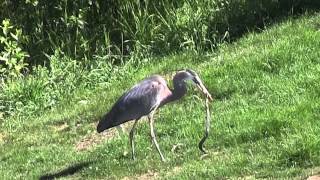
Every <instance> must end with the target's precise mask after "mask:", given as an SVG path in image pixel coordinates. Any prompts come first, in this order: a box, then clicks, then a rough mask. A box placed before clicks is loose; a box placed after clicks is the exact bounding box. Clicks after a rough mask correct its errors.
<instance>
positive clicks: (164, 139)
mask: <svg viewBox="0 0 320 180" xmlns="http://www.w3.org/2000/svg"><path fill="white" fill-rule="evenodd" d="M319 57H320V15H319V14H315V15H312V16H311V15H305V16H303V17H300V18H298V19H289V20H286V21H284V22H282V23H279V24H276V25H274V26H272V27H270V28H267V29H266V30H264V31H263V32H261V33H255V32H252V33H249V34H247V35H246V36H245V37H242V38H241V39H239V40H237V41H235V42H233V43H232V44H223V45H221V46H220V47H219V48H218V49H217V51H216V52H215V53H210V54H206V55H200V54H194V53H193V52H185V53H182V54H176V55H171V56H167V57H163V58H155V59H152V60H149V61H147V62H145V64H143V65H141V66H136V67H133V66H128V67H126V68H127V69H125V70H126V73H123V74H121V73H119V74H118V75H119V78H117V79H115V80H113V81H111V82H110V83H111V84H110V85H108V86H107V87H106V88H104V89H103V88H102V89H101V88H100V89H97V90H95V91H94V92H90V93H88V92H87V91H80V90H79V91H77V93H76V95H75V97H74V98H73V99H66V100H64V101H63V103H61V105H60V106H59V107H57V108H54V109H53V110H51V111H45V112H42V113H40V115H39V116H37V117H34V116H30V117H27V118H26V117H23V118H22V117H19V116H13V117H11V118H10V119H8V120H6V123H2V124H1V127H0V144H1V148H0V154H1V156H0V158H1V161H0V178H1V179H12V178H16V179H21V178H27V179H35V178H39V177H41V176H42V177H43V178H48V177H62V176H63V177H66V178H71V179H78V178H80V179H103V178H108V179H109V178H114V179H122V178H125V179H131V178H146V179H147V178H148V179H149V178H154V177H156V178H164V179H172V178H177V179H190V178H191V179H192V178H198V177H201V178H208V177H215V178H218V179H220V178H234V179H236V178H252V179H254V178H270V177H271V178H304V177H307V176H308V175H311V174H313V173H314V174H315V173H317V172H320V169H319V166H320V151H319V149H320V134H319V132H320V121H319V119H320V103H319V101H320V96H319V94H320V91H319V90H320V59H319ZM186 67H188V68H191V69H194V70H195V71H196V72H198V74H199V75H200V76H201V78H202V79H203V81H204V83H205V85H206V86H207V88H208V90H209V91H210V92H211V93H212V95H213V96H214V98H215V100H214V101H213V103H212V104H211V109H212V112H211V113H212V126H211V133H210V136H209V139H208V140H207V142H206V144H205V145H206V149H207V150H208V151H209V152H210V153H209V155H208V156H207V157H205V158H204V159H200V156H201V153H200V151H199V150H198V147H197V143H198V142H199V140H200V138H201V136H202V133H203V122H204V118H205V114H204V107H203V102H202V101H201V100H200V99H199V98H198V97H201V95H200V93H198V92H197V91H196V89H194V88H193V87H192V86H190V87H189V92H188V95H187V96H186V97H184V98H183V99H182V100H180V101H179V102H177V103H174V104H170V105H168V106H165V107H163V108H162V109H161V110H160V112H158V113H157V115H156V125H155V126H156V131H157V137H158V142H159V144H160V147H161V149H162V152H163V153H164V155H165V156H166V158H167V162H165V163H162V162H161V161H160V158H159V156H158V154H157V151H156V149H155V148H154V147H153V146H152V144H151V142H150V140H149V139H150V137H149V127H148V125H147V123H146V121H145V120H141V122H140V123H139V124H138V127H137V132H136V140H135V141H136V158H137V160H136V161H132V160H131V157H130V153H128V152H130V148H129V144H128V137H127V136H119V135H118V134H117V131H116V130H114V129H113V130H111V131H109V132H106V133H104V134H103V135H98V134H97V133H96V131H95V130H96V129H95V126H96V123H97V121H98V120H99V118H100V117H101V116H102V115H103V114H104V113H105V112H107V110H109V108H110V107H111V105H112V104H113V102H115V100H116V99H117V98H118V97H119V96H120V95H121V94H122V93H123V92H124V91H125V90H127V89H129V88H130V87H131V86H132V85H134V84H135V83H136V82H138V81H139V80H141V79H143V78H144V77H147V76H149V75H151V74H155V73H157V74H162V75H164V76H165V77H166V78H167V79H170V78H171V76H172V74H173V73H174V71H176V70H178V69H182V68H186ZM170 83H171V82H170ZM126 127H127V128H129V126H126ZM177 144H179V145H180V146H179V148H177V149H176V150H175V151H171V149H172V148H173V146H175V145H177ZM67 175H68V176H67Z"/></svg>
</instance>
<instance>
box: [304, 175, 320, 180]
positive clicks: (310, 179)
mask: <svg viewBox="0 0 320 180" xmlns="http://www.w3.org/2000/svg"><path fill="white" fill-rule="evenodd" d="M307 180H320V175H315V176H310V177H308V178H307Z"/></svg>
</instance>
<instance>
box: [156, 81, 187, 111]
mask: <svg viewBox="0 0 320 180" xmlns="http://www.w3.org/2000/svg"><path fill="white" fill-rule="evenodd" d="M173 88H174V89H172V90H171V92H172V93H171V94H170V95H169V96H168V97H167V98H166V99H165V100H164V101H163V102H162V103H161V104H162V105H164V104H167V103H169V102H172V101H176V100H179V99H181V98H182V97H183V96H184V95H185V94H186V93H187V86H186V83H185V82H184V81H183V79H180V78H174V79H173Z"/></svg>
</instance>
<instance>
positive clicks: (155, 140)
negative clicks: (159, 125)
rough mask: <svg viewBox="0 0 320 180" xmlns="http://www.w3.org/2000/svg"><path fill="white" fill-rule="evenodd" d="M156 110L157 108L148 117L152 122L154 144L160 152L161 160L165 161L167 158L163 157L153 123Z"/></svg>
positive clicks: (151, 130) (151, 129)
mask: <svg viewBox="0 0 320 180" xmlns="http://www.w3.org/2000/svg"><path fill="white" fill-rule="evenodd" d="M154 112H155V110H154V111H152V112H151V114H150V115H149V116H148V118H149V123H150V132H151V138H152V141H153V143H154V145H155V146H156V148H157V150H158V152H159V154H160V157H161V160H162V161H165V159H164V157H163V155H162V153H161V151H160V147H159V144H158V142H157V139H156V135H155V133H154V126H153V125H154V120H153V114H154Z"/></svg>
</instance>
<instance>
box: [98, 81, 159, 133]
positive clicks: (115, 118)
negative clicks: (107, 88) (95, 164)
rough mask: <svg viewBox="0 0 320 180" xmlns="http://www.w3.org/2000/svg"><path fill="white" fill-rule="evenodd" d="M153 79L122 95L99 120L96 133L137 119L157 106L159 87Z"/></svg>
mask: <svg viewBox="0 0 320 180" xmlns="http://www.w3.org/2000/svg"><path fill="white" fill-rule="evenodd" d="M155 78H156V77H150V78H148V79H145V80H143V81H141V82H140V83H139V84H137V85H135V86H134V87H133V88H131V89H130V90H129V91H128V92H126V93H124V94H123V95H122V96H121V97H120V98H119V99H118V101H117V102H116V103H115V104H114V105H113V107H112V108H111V110H110V111H109V112H108V113H107V114H106V115H105V116H104V117H103V118H102V119H101V120H100V122H99V124H98V127H97V129H98V132H102V131H103V130H105V129H108V128H111V127H114V126H117V125H119V124H122V123H125V122H127V121H130V120H133V119H139V118H141V117H142V116H145V115H147V114H149V113H150V111H152V110H153V108H155V107H156V106H157V105H159V103H160V101H159V94H160V93H161V92H160V91H161V85H159V82H158V81H156V79H155ZM157 84H158V85H157Z"/></svg>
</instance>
